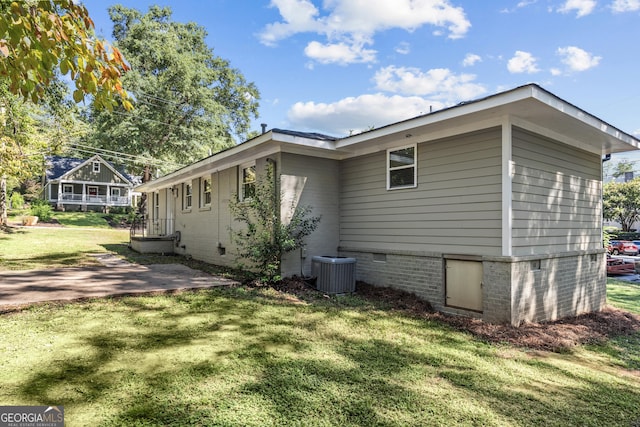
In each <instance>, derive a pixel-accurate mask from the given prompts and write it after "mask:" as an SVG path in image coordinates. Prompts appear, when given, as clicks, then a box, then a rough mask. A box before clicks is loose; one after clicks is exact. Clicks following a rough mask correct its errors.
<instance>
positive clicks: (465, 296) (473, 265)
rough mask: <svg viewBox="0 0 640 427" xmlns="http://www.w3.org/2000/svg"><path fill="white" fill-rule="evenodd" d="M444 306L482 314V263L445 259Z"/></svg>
mask: <svg viewBox="0 0 640 427" xmlns="http://www.w3.org/2000/svg"><path fill="white" fill-rule="evenodd" d="M445 262H446V272H445V274H446V277H445V280H446V284H445V287H446V298H447V300H446V305H447V306H449V307H455V308H462V309H465V310H472V311H479V312H482V262H480V261H463V260H457V259H447V260H445Z"/></svg>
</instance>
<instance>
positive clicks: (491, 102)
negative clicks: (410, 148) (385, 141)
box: [336, 87, 531, 149]
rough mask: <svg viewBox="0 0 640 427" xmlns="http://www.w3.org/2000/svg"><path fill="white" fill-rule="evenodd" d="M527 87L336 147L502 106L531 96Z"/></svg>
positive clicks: (351, 139) (363, 135) (349, 139)
mask: <svg viewBox="0 0 640 427" xmlns="http://www.w3.org/2000/svg"><path fill="white" fill-rule="evenodd" d="M527 89H528V87H522V88H518V89H515V90H513V91H510V92H504V93H501V94H498V95H493V96H490V97H488V98H485V99H482V100H479V101H472V102H469V103H462V104H458V105H456V106H453V107H450V108H446V109H444V110H439V111H435V112H433V113H429V114H426V115H424V116H419V117H415V118H412V119H408V120H405V121H403V122H399V123H395V124H392V125H388V126H384V127H381V128H378V129H374V130H371V131H368V132H364V133H361V134H358V135H354V136H350V137H347V138H345V139H342V140H340V141H338V143H337V144H336V148H338V149H340V148H346V147H348V146H350V145H354V144H358V143H361V142H365V141H367V140H371V139H376V138H383V137H385V136H391V135H394V134H402V133H411V131H412V130H413V129H415V128H417V127H423V126H429V125H433V124H436V123H438V122H442V121H445V120H451V119H455V118H458V117H462V116H466V115H469V114H473V113H476V112H480V111H484V110H489V109H491V108H495V107H500V106H502V105H505V104H509V103H511V102H516V101H520V100H522V99H525V98H528V97H530V96H531V91H530V90H527Z"/></svg>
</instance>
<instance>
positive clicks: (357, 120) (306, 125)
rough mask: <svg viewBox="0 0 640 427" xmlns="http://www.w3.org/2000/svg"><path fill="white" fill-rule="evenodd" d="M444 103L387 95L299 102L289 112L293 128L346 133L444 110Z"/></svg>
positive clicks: (413, 97)
mask: <svg viewBox="0 0 640 427" xmlns="http://www.w3.org/2000/svg"><path fill="white" fill-rule="evenodd" d="M442 107H444V104H443V103H441V102H439V101H433V100H427V99H424V98H422V97H419V96H408V97H407V96H400V95H393V96H387V95H384V94H380V93H377V94H370V95H361V96H358V97H348V98H344V99H341V100H339V101H337V102H333V103H315V102H297V103H295V104H294V105H293V106H292V107H291V109H290V110H289V112H288V115H287V117H288V119H289V122H290V124H291V125H292V126H293V127H294V128H299V129H300V128H302V129H313V130H318V129H321V130H322V131H323V132H325V133H329V134H332V135H336V136H346V135H349V134H350V133H359V132H361V131H364V130H367V129H369V128H371V127H372V126H373V127H380V126H384V125H388V124H390V123H395V122H398V121H401V120H406V119H409V118H412V117H416V116H419V115H420V114H425V113H428V112H429V111H430V109H431V108H433V109H434V110H437V109H441V108H442Z"/></svg>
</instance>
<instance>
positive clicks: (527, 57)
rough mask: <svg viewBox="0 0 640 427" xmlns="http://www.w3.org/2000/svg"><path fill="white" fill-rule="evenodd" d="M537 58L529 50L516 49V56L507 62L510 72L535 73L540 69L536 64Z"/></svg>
mask: <svg viewBox="0 0 640 427" xmlns="http://www.w3.org/2000/svg"><path fill="white" fill-rule="evenodd" d="M536 61H537V59H536V58H534V57H533V55H531V54H530V53H529V52H523V51H521V50H518V51H516V53H515V56H514V57H513V58H511V59H510V60H509V62H508V63H507V69H508V70H509V72H510V73H514V74H519V73H527V74H533V73H537V72H538V71H540V69H538V66H537V65H536Z"/></svg>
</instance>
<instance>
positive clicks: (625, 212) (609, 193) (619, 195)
mask: <svg viewBox="0 0 640 427" xmlns="http://www.w3.org/2000/svg"><path fill="white" fill-rule="evenodd" d="M602 201H603V216H604V218H605V219H607V220H610V221H616V222H619V223H620V225H621V227H622V231H629V230H630V229H631V227H632V226H633V224H634V223H636V222H637V221H638V220H640V179H634V180H632V181H628V182H609V183H607V184H605V185H604V190H603V193H602Z"/></svg>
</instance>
